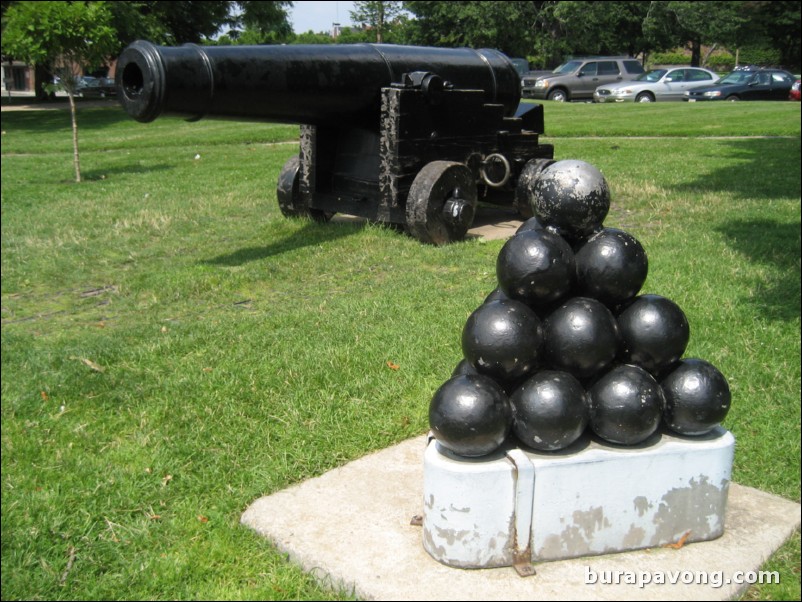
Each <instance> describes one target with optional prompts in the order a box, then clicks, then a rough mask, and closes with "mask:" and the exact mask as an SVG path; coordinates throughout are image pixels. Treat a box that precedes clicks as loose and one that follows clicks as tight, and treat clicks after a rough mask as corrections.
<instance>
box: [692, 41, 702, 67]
mask: <svg viewBox="0 0 802 602" xmlns="http://www.w3.org/2000/svg"><path fill="white" fill-rule="evenodd" d="M701 59H702V43H701V42H700V41H699V40H692V41H691V67H698V66H699V63H700V62H701Z"/></svg>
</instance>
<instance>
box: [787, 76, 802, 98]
mask: <svg viewBox="0 0 802 602" xmlns="http://www.w3.org/2000/svg"><path fill="white" fill-rule="evenodd" d="M800 81H802V80H796V81H795V82H794V85H793V86H791V92H789V93H788V100H800V97H799V82H800Z"/></svg>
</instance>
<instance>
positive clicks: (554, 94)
mask: <svg viewBox="0 0 802 602" xmlns="http://www.w3.org/2000/svg"><path fill="white" fill-rule="evenodd" d="M548 98H549V100H553V101H555V102H565V101H567V100H568V94H566V92H565V90H560V89H557V90H552V91H551V92H549V97H548Z"/></svg>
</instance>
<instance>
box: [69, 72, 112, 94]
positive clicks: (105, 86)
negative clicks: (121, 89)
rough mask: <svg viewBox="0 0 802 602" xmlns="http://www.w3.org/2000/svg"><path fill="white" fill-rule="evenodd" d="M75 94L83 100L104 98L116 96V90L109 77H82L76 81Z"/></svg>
mask: <svg viewBox="0 0 802 602" xmlns="http://www.w3.org/2000/svg"><path fill="white" fill-rule="evenodd" d="M76 92H77V93H78V95H80V96H82V97H84V98H106V97H107V96H114V95H116V94H117V88H116V87H115V85H114V80H113V79H111V78H110V77H89V76H84V77H82V78H81V79H80V80H79V81H78V86H77V88H76Z"/></svg>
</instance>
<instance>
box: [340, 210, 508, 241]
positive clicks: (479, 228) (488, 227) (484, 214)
mask: <svg viewBox="0 0 802 602" xmlns="http://www.w3.org/2000/svg"><path fill="white" fill-rule="evenodd" d="M331 221H332V222H335V223H337V222H341V223H357V224H359V223H365V222H366V221H367V220H365V219H364V218H361V217H355V216H353V215H345V214H341V213H338V214H337V215H335V216H334V217H333V218H332V220H331ZM522 223H523V221H522V220H521V218H520V217H519V216H518V215H517V213H515V212H513V211H512V210H510V209H505V208H503V207H492V206H482V207H479V209H478V210H477V214H476V218H475V219H474V221H473V226H472V227H471V228H470V229H469V230H468V234H467V235H466V238H483V239H484V240H502V239H505V238H510V237H511V236H512V235H513V234H515V232H516V231H517V230H518V228H519V227H520V225H521V224H522Z"/></svg>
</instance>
